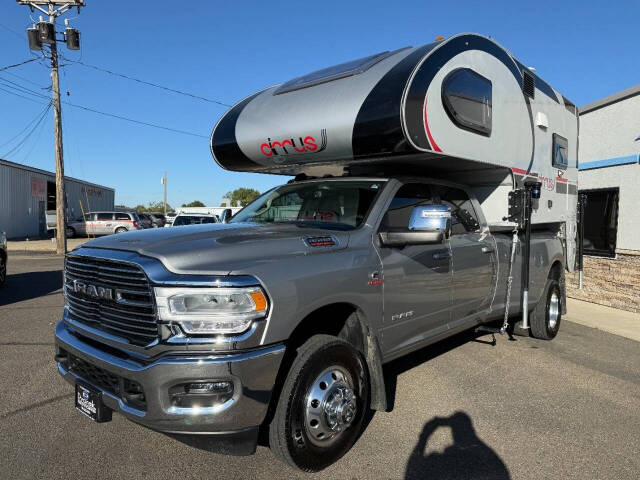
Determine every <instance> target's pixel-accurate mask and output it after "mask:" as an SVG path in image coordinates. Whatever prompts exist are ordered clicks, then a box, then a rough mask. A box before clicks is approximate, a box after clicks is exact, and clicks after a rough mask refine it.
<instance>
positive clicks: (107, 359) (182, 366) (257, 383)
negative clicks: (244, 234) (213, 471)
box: [55, 322, 285, 434]
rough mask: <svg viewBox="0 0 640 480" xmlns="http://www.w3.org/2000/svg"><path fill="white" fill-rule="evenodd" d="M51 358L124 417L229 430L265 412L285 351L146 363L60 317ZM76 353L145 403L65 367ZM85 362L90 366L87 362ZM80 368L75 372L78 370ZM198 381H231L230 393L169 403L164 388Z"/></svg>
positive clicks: (161, 426)
mask: <svg viewBox="0 0 640 480" xmlns="http://www.w3.org/2000/svg"><path fill="white" fill-rule="evenodd" d="M55 341H56V360H57V361H58V370H59V372H60V374H61V375H62V376H63V377H64V378H65V379H66V380H67V381H68V382H69V383H72V384H74V383H75V382H76V381H77V380H80V381H82V382H85V383H88V384H90V385H91V386H92V387H93V388H95V389H97V390H99V391H101V392H102V398H103V402H104V404H105V405H106V406H107V407H109V408H110V409H112V410H114V411H117V412H119V413H121V414H122V415H124V416H125V417H127V418H128V419H130V420H132V421H134V422H137V423H139V424H142V425H144V426H146V427H149V428H151V429H153V430H158V431H161V432H166V433H179V434H185V433H189V434H192V433H197V434H234V433H239V432H243V431H248V430H252V429H255V428H256V427H257V426H259V425H260V424H261V423H262V422H263V420H264V418H265V416H266V413H267V408H268V406H269V401H270V399H271V391H272V389H273V386H274V383H275V379H276V375H277V373H278V369H279V368H280V363H281V361H282V357H283V355H284V351H285V347H284V345H275V346H271V347H266V348H262V349H257V350H251V351H245V352H238V353H234V354H220V353H213V352H212V353H211V354H205V355H203V354H199V355H194V354H193V353H191V354H190V353H186V354H181V355H177V354H165V355H163V356H160V357H159V358H157V359H154V360H152V361H150V362H149V363H141V362H140V361H139V360H136V359H133V358H129V357H127V356H126V355H124V354H121V352H119V351H115V350H114V349H111V348H108V347H107V348H105V349H102V348H100V345H99V344H97V343H96V342H94V341H92V340H90V339H87V338H85V337H82V336H81V335H78V334H77V333H75V332H74V331H73V330H72V329H71V327H69V326H68V325H66V324H65V323H64V322H59V323H58V325H57V326H56V334H55ZM71 358H75V359H76V360H77V359H80V361H81V362H82V363H83V365H85V370H84V371H87V368H91V369H92V370H91V371H95V372H98V373H99V374H100V375H103V377H95V378H104V376H107V377H108V378H110V379H114V378H116V379H119V381H120V385H123V382H126V383H127V384H128V383H130V382H135V383H137V384H139V386H141V388H142V391H143V392H144V404H143V405H142V406H141V405H140V404H139V403H132V402H129V401H128V400H127V396H126V395H123V394H122V393H121V392H120V393H118V391H114V390H111V391H109V389H108V388H104V387H101V386H100V382H99V381H91V380H90V379H89V378H84V376H88V375H84V376H83V374H82V373H81V372H82V370H78V369H74V368H73V367H71V366H70V363H69V359H71ZM65 359H66V360H65ZM87 364H88V365H89V367H87ZM79 372H80V373H79ZM203 380H209V381H212V380H215V381H217V380H220V381H231V382H232V383H233V386H234V390H233V392H234V393H233V396H232V397H231V398H230V399H229V400H227V401H225V402H224V403H222V404H218V405H209V406H207V405H201V406H200V405H199V406H197V407H196V408H181V407H175V406H172V405H171V403H170V397H169V388H170V387H172V386H174V385H176V384H181V383H188V382H198V381H203Z"/></svg>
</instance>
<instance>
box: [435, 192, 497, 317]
mask: <svg viewBox="0 0 640 480" xmlns="http://www.w3.org/2000/svg"><path fill="white" fill-rule="evenodd" d="M433 194H434V197H435V201H436V202H438V203H441V204H445V205H448V206H449V207H450V208H451V237H450V239H449V242H450V244H451V253H452V255H453V305H452V307H451V327H452V328H457V327H462V326H465V325H468V324H470V323H474V322H475V321H476V320H477V319H478V313H479V312H482V311H484V310H486V309H487V308H489V306H490V305H491V300H492V297H493V293H494V288H495V282H496V270H495V266H496V263H495V258H496V253H495V251H494V249H495V245H494V241H493V237H492V236H491V235H489V234H486V233H483V232H482V231H481V230H482V229H481V225H480V219H479V217H478V215H477V213H476V210H475V208H474V206H473V203H472V202H471V200H470V198H469V196H468V195H467V193H466V192H465V191H464V190H461V189H459V188H454V187H448V186H443V185H434V186H433Z"/></svg>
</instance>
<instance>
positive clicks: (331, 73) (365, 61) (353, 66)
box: [274, 47, 409, 95]
mask: <svg viewBox="0 0 640 480" xmlns="http://www.w3.org/2000/svg"><path fill="white" fill-rule="evenodd" d="M405 48H409V47H405ZM405 48H401V49H399V50H394V51H392V52H389V51H386V52H381V53H376V54H375V55H369V56H368V57H364V58H359V59H357V60H351V61H350V62H345V63H341V64H339V65H334V66H333V67H329V68H323V69H322V70H317V71H315V72H312V73H309V74H307V75H303V76H302V77H298V78H294V79H293V80H290V81H288V82H287V83H285V84H283V85H282V86H281V87H280V88H278V89H277V90H276V91H275V93H274V95H279V94H281V93H287V92H291V91H293V90H298V89H300V88H306V87H311V86H313V85H318V84H319V83H325V82H330V81H332V80H337V79H339V78H344V77H349V76H351V75H357V74H359V73H362V72H365V71H367V70H368V69H369V68H371V67H373V66H374V65H375V64H376V63H378V62H380V61H382V60H384V59H385V58H387V57H389V56H391V55H393V54H394V53H397V52H399V51H400V50H404V49H405Z"/></svg>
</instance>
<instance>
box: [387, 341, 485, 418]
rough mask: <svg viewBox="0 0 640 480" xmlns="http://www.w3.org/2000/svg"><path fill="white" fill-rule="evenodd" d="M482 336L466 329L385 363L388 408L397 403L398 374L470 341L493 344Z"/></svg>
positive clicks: (391, 408)
mask: <svg viewBox="0 0 640 480" xmlns="http://www.w3.org/2000/svg"><path fill="white" fill-rule="evenodd" d="M480 336H482V335H480V334H478V333H475V332H474V331H473V330H466V331H464V332H462V333H458V334H457V335H454V336H452V337H449V338H447V339H445V340H442V341H440V342H436V343H434V344H432V345H429V346H427V347H424V348H422V349H420V350H417V351H415V352H412V353H410V354H408V355H405V356H403V357H400V358H398V359H397V360H393V361H391V362H389V363H387V364H386V365H383V367H382V370H383V372H384V383H385V388H386V392H387V405H388V407H387V410H388V411H391V410H393V407H394V404H395V398H396V386H397V382H398V375H400V374H402V373H404V372H406V371H407V370H411V369H412V368H415V367H417V366H418V365H421V364H423V363H424V362H428V361H429V360H432V359H434V358H436V357H439V356H440V355H442V354H444V353H447V352H448V351H450V350H453V349H455V348H457V347H459V346H461V345H464V344H465V343H468V342H473V341H477V342H479V343H484V344H487V345H488V346H492V343H490V342H486V341H483V340H478V337H480Z"/></svg>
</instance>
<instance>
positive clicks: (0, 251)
mask: <svg viewBox="0 0 640 480" xmlns="http://www.w3.org/2000/svg"><path fill="white" fill-rule="evenodd" d="M6 279H7V234H6V233H5V232H0V287H1V286H2V285H4V281H5V280H6Z"/></svg>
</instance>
